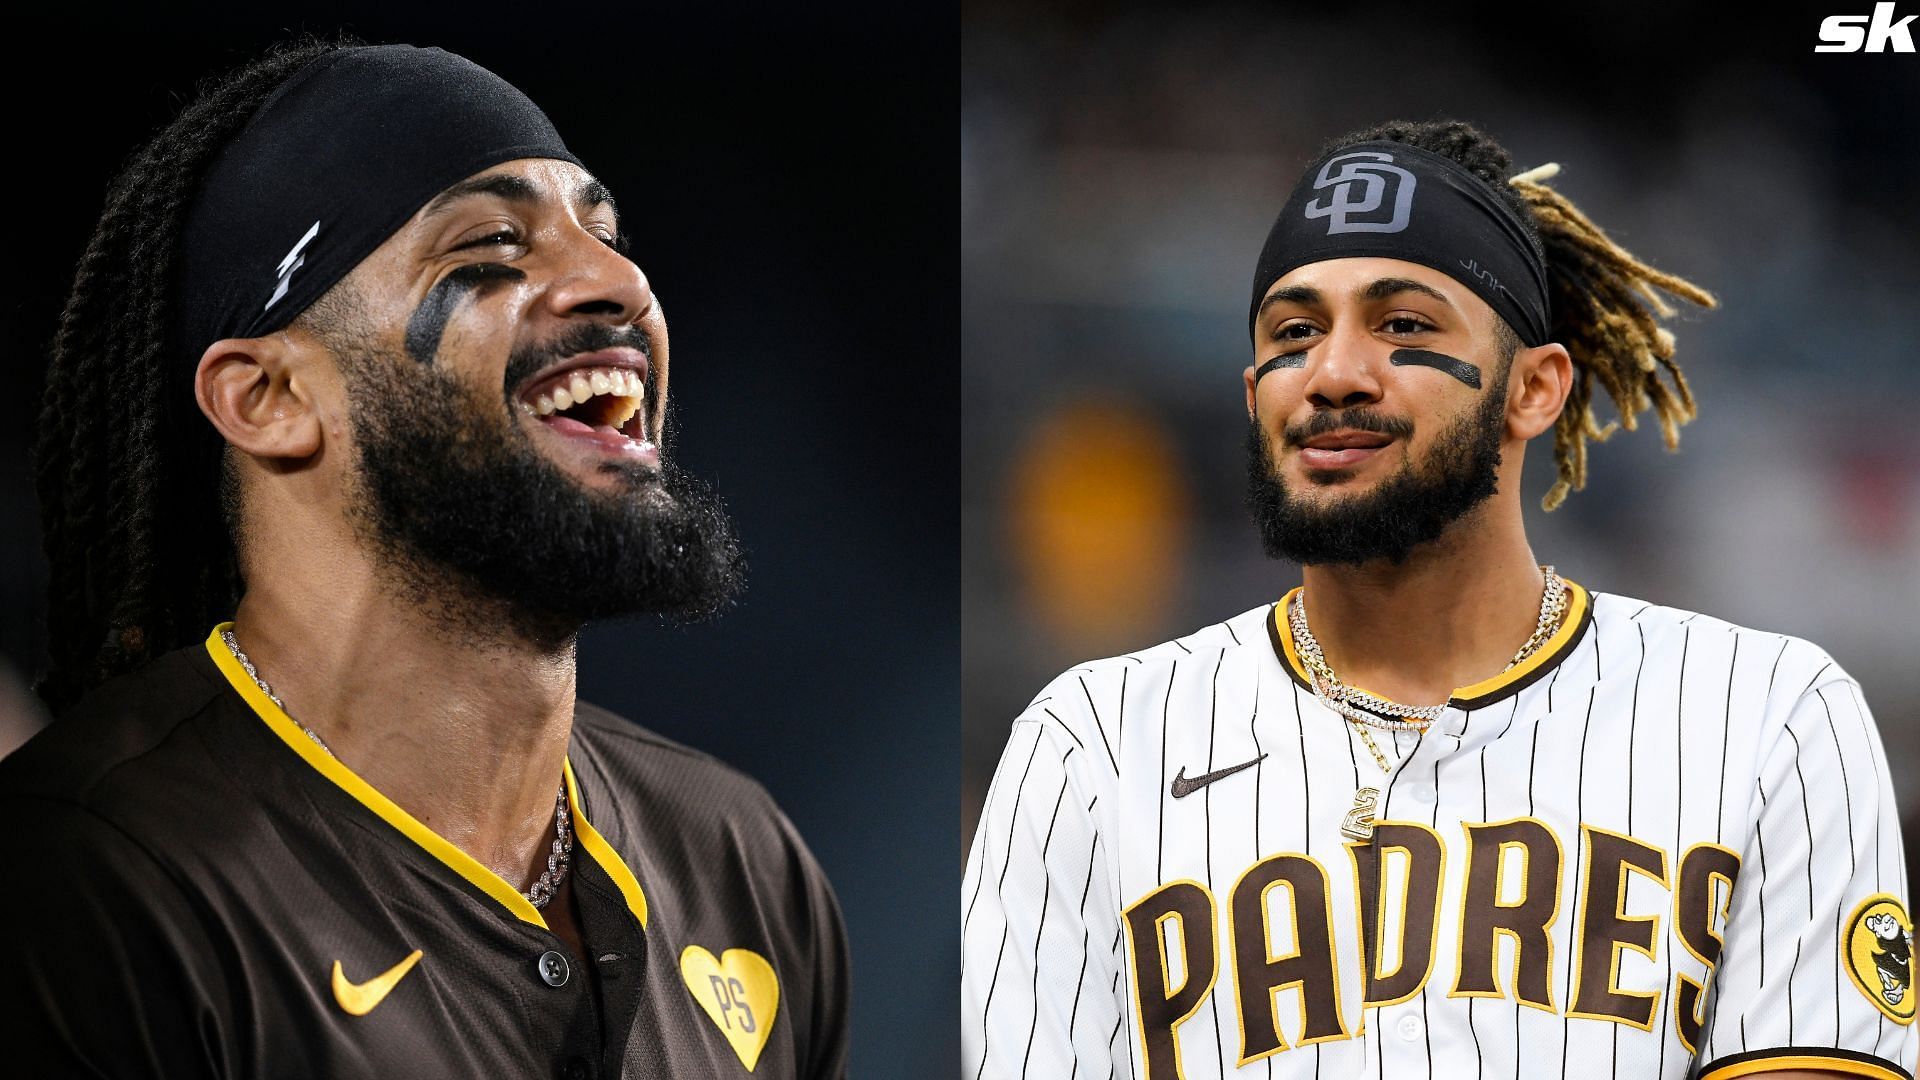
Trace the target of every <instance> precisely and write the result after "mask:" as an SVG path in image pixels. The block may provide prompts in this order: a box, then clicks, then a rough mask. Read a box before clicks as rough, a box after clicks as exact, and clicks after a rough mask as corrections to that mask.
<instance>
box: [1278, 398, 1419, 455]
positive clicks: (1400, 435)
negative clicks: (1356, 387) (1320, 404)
mask: <svg viewBox="0 0 1920 1080" xmlns="http://www.w3.org/2000/svg"><path fill="white" fill-rule="evenodd" d="M1329 431H1370V432H1373V433H1375V434H1378V435H1386V436H1389V437H1391V438H1396V439H1404V438H1406V437H1407V436H1409V435H1412V434H1413V421H1411V420H1408V419H1407V418H1405V417H1403V416H1387V415H1386V414H1384V413H1381V412H1379V411H1378V410H1376V409H1371V408H1368V407H1366V406H1364V405H1363V406H1360V407H1358V408H1352V409H1338V410H1328V411H1326V412H1316V413H1314V414H1313V415H1312V416H1309V417H1307V419H1306V421H1305V422H1304V423H1299V424H1288V425H1287V427H1286V431H1285V432H1284V433H1283V434H1284V435H1285V438H1286V441H1287V445H1289V446H1300V445H1301V444H1303V443H1305V442H1306V441H1307V440H1308V439H1311V438H1313V437H1314V436H1315V435H1325V434H1326V433H1327V432H1329Z"/></svg>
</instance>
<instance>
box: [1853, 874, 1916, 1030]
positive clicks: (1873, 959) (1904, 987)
mask: <svg viewBox="0 0 1920 1080" xmlns="http://www.w3.org/2000/svg"><path fill="white" fill-rule="evenodd" d="M1840 966H1842V967H1844V968H1846V969H1847V974H1848V975H1851V976H1852V977H1853V985H1855V986H1857V987H1859V988H1860V992H1861V993H1863V994H1865V995H1867V1000H1869V1001H1871V1002H1873V1004H1874V1007H1875V1008H1877V1009H1879V1010H1880V1011H1881V1012H1883V1013H1886V1014H1887V1017H1888V1018H1889V1019H1891V1020H1892V1021H1893V1022H1894V1023H1897V1024H1911V1023H1913V1003H1914V991H1913V920H1912V919H1911V918H1909V917H1908V915H1907V912H1906V909H1905V908H1903V907H1901V906H1900V901H1899V900H1898V899H1896V898H1895V897H1894V896H1893V895H1892V894H1890V893H1875V894H1874V895H1872V896H1869V897H1867V898H1866V899H1865V900H1862V901H1861V902H1860V906H1859V907H1856V908H1854V909H1853V914H1852V915H1851V916H1850V917H1849V918H1848V919H1847V932H1846V934H1845V935H1844V936H1842V937H1841V939H1840Z"/></svg>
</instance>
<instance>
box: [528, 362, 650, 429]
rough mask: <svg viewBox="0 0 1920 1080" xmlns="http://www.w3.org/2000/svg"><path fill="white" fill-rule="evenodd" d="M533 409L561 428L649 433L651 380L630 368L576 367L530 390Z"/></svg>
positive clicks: (544, 418) (542, 418)
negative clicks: (643, 410)
mask: <svg viewBox="0 0 1920 1080" xmlns="http://www.w3.org/2000/svg"><path fill="white" fill-rule="evenodd" d="M527 396H528V397H529V398H531V403H532V405H533V412H534V415H535V416H538V417H539V418H540V419H541V420H543V421H545V422H546V423H548V424H551V425H553V426H554V427H555V428H558V429H559V430H561V431H568V430H576V431H577V430H580V429H586V430H589V431H592V430H600V431H606V432H609V433H612V434H616V435H622V436H625V437H627V438H630V439H642V438H645V437H646V417H645V416H643V415H641V408H642V406H644V405H645V404H646V399H647V383H646V380H645V379H642V378H641V377H640V374H639V373H638V372H636V371H630V370H628V369H626V368H605V367H596V368H575V369H573V370H572V371H563V372H561V373H560V374H559V375H556V376H554V377H553V378H552V379H550V380H548V381H547V382H546V383H545V384H543V385H542V386H541V387H539V388H536V389H535V390H530V391H528V395H527Z"/></svg>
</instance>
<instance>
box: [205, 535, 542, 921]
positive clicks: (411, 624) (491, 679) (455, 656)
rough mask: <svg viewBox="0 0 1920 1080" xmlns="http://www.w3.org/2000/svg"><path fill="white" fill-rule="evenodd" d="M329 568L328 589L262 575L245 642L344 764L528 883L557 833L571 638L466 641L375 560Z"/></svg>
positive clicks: (240, 630)
mask: <svg viewBox="0 0 1920 1080" xmlns="http://www.w3.org/2000/svg"><path fill="white" fill-rule="evenodd" d="M331 569H332V571H333V574H332V576H330V577H329V578H328V581H327V585H326V587H325V588H323V589H316V588H312V587H305V588H302V587H300V586H302V585H306V584H307V583H303V582H299V581H297V580H289V581H286V582H275V581H271V580H265V578H264V575H255V578H256V579H258V580H259V584H258V585H255V586H252V587H249V589H248V590H247V593H246V596H245V597H244V598H243V599H242V600H241V602H240V607H239V610H238V612H236V614H235V616H234V634H235V637H236V639H237V640H238V641H239V643H240V647H241V648H242V649H243V650H245V651H246V653H247V655H248V656H249V658H250V659H251V660H252V661H253V663H254V665H255V667H256V669H257V670H258V671H259V672H260V677H261V678H262V679H264V680H265V681H266V682H267V684H268V685H269V686H271V687H272V688H273V691H274V693H275V694H276V695H277V696H278V697H279V698H280V699H281V700H282V701H284V702H285V703H286V708H287V712H288V714H289V715H291V716H292V717H293V719H294V720H295V721H297V722H298V723H300V724H303V725H305V726H306V727H309V728H311V729H313V730H314V731H315V732H317V733H319V735H320V736H321V738H323V739H325V740H326V742H327V745H328V747H329V748H330V749H331V750H332V751H333V753H334V755H335V756H336V757H337V758H339V760H340V761H341V762H342V763H343V764H345V765H346V766H347V767H348V768H350V769H352V770H353V771H354V772H355V773H357V774H358V775H359V776H360V777H361V778H362V779H364V780H365V781H366V782H367V783H369V784H371V785H372V786H373V787H374V788H375V789H377V790H378V791H380V793H381V794H383V795H385V796H386V797H387V798H389V799H392V800H393V801H394V803H396V804H397V805H399V806H400V807H401V808H402V809H404V810H406V811H407V812H408V813H409V814H411V815H413V816H414V817H415V818H416V819H418V820H419V821H420V822H421V824H423V825H425V826H427V827H428V828H429V829H432V830H433V831H434V832H436V833H438V834H440V835H441V836H443V837H445V838H446V839H447V840H448V841H450V842H451V843H453V844H454V845H455V846H456V847H458V848H460V849H461V850H462V851H465V852H466V853H467V854H468V855H471V856H472V857H473V858H474V859H475V860H477V861H478V862H480V863H481V865H483V866H486V867H488V868H489V869H491V870H493V871H494V872H495V873H496V874H499V875H500V877H501V878H503V879H505V880H506V881H507V882H508V883H509V884H511V885H513V886H514V887H515V888H517V889H523V888H525V887H527V886H528V885H529V884H530V883H531V882H532V881H533V880H534V878H536V877H537V876H538V874H539V872H540V870H542V869H544V867H545V863H546V855H547V851H548V849H549V845H550V844H551V842H552V838H553V835H554V809H555V807H554V802H555V796H556V794H557V793H558V791H559V786H560V783H561V778H562V763H563V761H564V760H565V757H566V752H567V740H568V737H569V736H570V735H571V733H572V728H573V705H574V639H573V638H572V637H571V636H568V637H565V638H564V639H563V640H561V641H560V642H559V643H557V644H553V645H542V644H535V643H530V642H528V641H526V640H524V639H523V638H521V637H519V636H518V635H514V634H512V633H492V634H487V635H484V636H482V635H477V634H469V633H461V632H456V631H454V630H453V629H451V628H450V623H449V620H448V618H447V616H446V613H444V612H442V613H437V614H436V613H432V612H429V611H426V610H424V609H423V608H422V607H421V606H420V605H419V604H417V603H413V602H409V601H406V600H403V599H400V598H398V597H397V596H396V595H394V591H393V590H391V589H388V588H383V587H382V586H381V585H380V583H379V582H378V581H377V580H376V579H375V576H374V574H373V573H372V572H371V570H370V569H368V568H366V567H365V566H364V565H362V566H349V567H344V568H343V567H338V566H336V567H333V568H331ZM409 591H412V590H409ZM441 595H449V594H448V593H442V594H441ZM475 625H478V623H477V622H476V623H475ZM496 625H498V624H496Z"/></svg>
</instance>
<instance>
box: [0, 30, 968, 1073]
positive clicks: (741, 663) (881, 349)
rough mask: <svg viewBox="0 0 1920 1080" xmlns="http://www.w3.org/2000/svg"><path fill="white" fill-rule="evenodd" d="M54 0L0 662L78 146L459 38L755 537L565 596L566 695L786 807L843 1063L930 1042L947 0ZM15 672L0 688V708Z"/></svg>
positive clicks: (949, 266)
mask: <svg viewBox="0 0 1920 1080" xmlns="http://www.w3.org/2000/svg"><path fill="white" fill-rule="evenodd" d="M68 10H69V11H70V14H67V15H62V14H61V13H60V12H59V11H58V10H56V9H43V11H42V13H41V14H39V15H37V16H33V17H32V18H33V20H34V21H33V22H32V23H30V24H28V25H26V26H16V27H15V29H14V31H13V33H12V38H11V44H12V47H13V48H12V52H13V56H12V58H11V60H12V62H10V63H9V64H8V65H7V74H6V79H7V83H6V96H7V100H8V101H9V102H10V104H11V108H10V109H9V113H10V116H11V118H12V124H13V133H12V135H11V136H10V140H9V141H10V145H11V147H12V149H11V150H10V152H9V154H8V163H7V167H6V169H5V173H6V176H7V182H8V196H9V197H8V198H7V200H6V201H7V213H6V226H5V243H4V246H5V250H6V256H7V257H6V260H5V262H6V265H5V269H4V271H3V272H4V275H5V278H4V280H5V283H6V289H5V301H4V304H0V317H3V318H4V323H3V324H0V335H3V336H0V341H4V344H5V347H6V350H7V356H6V363H5V365H4V376H3V378H4V386H3V388H0V389H3V391H4V392H0V440H4V442H3V444H0V656H3V659H4V665H5V666H7V667H10V668H11V669H12V672H11V674H12V675H13V676H14V678H11V679H0V684H4V683H8V682H12V683H18V682H19V681H20V680H22V679H24V678H28V677H30V675H31V673H32V672H33V671H34V670H35V669H36V668H37V666H38V665H39V664H40V662H41V659H40V658H41V655H42V649H43V641H44V637H43V630H42V626H43V622H44V607H45V602H46V601H45V596H44V575H45V565H44V561H43V559H42V557H41V554H40V541H39V533H38V528H37V511H36V508H35V504H34V499H33V493H32V480H31V472H30V469H29V465H28V458H27V455H28V446H29V445H30V443H29V432H30V430H31V424H32V418H33V416H34V414H35V411H36V405H37V398H38V393H39V386H40V380H41V374H42V370H43V368H44V364H45V359H44V358H45V343H46V342H47V340H48V339H50V338H51V336H52V333H53V330H54V327H55V321H56V318H57V315H58V312H59V308H60V304H61V302H62V299H63V297H64V294H65V291H66V288H67V286H68V284H69V283H70V282H71V279H72V274H73V267H74V262H75V260H76V259H77V257H78V255H79V253H80V250H81V248H82V246H83V244H84V243H85V241H86V238H87V236H88V234H89V233H90V232H91V230H92V228H93V224H94V220H95V218H96V216H97V215H98V213H99V210H100V206H101V202H102V199H103V197H104V194H105V191H106V185H107V182H108V179H109V178H110V176H111V175H112V174H113V173H114V172H115V171H117V169H118V166H119V164H120V163H121V162H122V161H123V160H124V159H125V157H126V156H127V155H128V154H129V153H131V151H132V150H133V149H134V147H135V146H136V145H137V144H138V143H139V142H140V141H142V140H143V139H144V138H145V137H146V136H147V135H149V134H151V133H152V132H153V131H154V130H155V129H157V128H158V127H159V126H161V125H162V124H164V123H165V122H166V121H167V120H168V119H169V118H170V117H171V116H172V114H173V113H174V112H175V111H176V110H177V108H178V107H179V105H181V104H182V103H184V102H185V101H186V100H187V99H188V98H190V97H191V96H192V90H193V87H194V84H195V83H196V81H197V80H199V79H200V78H202V77H204V76H206V75H209V74H212V73H214V72H217V71H221V70H224V69H226V68H229V67H232V66H235V65H237V64H239V63H240V62H242V61H244V60H245V59H246V58H248V57H249V56H250V55H251V54H253V53H254V52H255V51H257V50H258V49H259V48H261V47H262V46H263V45H265V44H266V43H268V42H271V41H274V40H277V39H279V38H281V37H283V36H285V35H287V34H289V33H291V32H293V31H298V30H315V31H322V32H327V31H333V30H337V29H345V30H348V31H351V32H353V33H356V34H358V35H359V36H360V37H362V38H365V39H367V40H368V41H372V42H407V43H411V44H418V45H440V46H442V47H445V48H447V49H450V50H452V51H454V52H458V53H460V54H462V55H465V56H467V57H469V58H471V59H473V60H475V61H477V62H479V63H480V64H482V65H484V66H486V67H488V68H491V69H492V70H494V71H495V72H497V73H499V74H501V75H502V76H504V77H505V78H507V79H508V80H509V81H511V82H513V83H515V84H516V85H518V86H519V87H520V88H521V89H523V90H525V91H526V92H527V93H528V94H529V96H531V97H532V98H533V99H534V100H535V101H536V102H538V103H539V104H540V105H541V106H542V107H543V108H545V110H546V111H547V113H548V114H549V115H550V116H552V117H553V120H554V122H555V124H556V125H557V126H558V127H559V129H560V132H561V134H562V135H563V136H564V137H565V138H566V139H567V141H568V144H569V145H570V146H571V147H572V149H573V150H574V151H575V152H576V153H577V154H579V155H580V157H581V158H582V160H584V161H586V162H587V163H588V165H589V167H590V168H592V169H593V171H594V172H595V173H596V174H597V175H599V176H600V178H601V179H603V180H605V181H606V182H607V183H608V184H609V185H610V186H611V187H612V188H613V190H614V193H615V195H616V196H617V197H618V199H619V201H620V207H621V217H622V221H623V225H624V226H625V228H626V230H627V231H628V232H630V233H631V235H632V238H633V249H632V256H633V258H634V259H635V261H636V262H637V263H639V264H640V266H641V267H642V269H644V270H645V271H646V273H647V274H648V276H649V278H650V279H651V281H652V283H653V286H654V288H655V289H656V291H657V292H658V293H659V294H660V295H661V297H662V300H663V303H664V305H665V307H666V308H667V310H668V311H669V312H670V313H671V320H672V338H673V358H674V366H673V398H674V402H675V409H676V423H677V426H678V431H679V436H678V437H679V442H678V445H677V452H678V455H679V458H680V460H681V461H682V462H683V463H684V464H685V465H687V466H688V467H689V468H690V469H691V470H693V471H694V472H696V473H699V474H701V475H704V476H706V477H707V478H709V479H710V480H712V481H713V482H714V484H715V485H716V487H717V488H718V490H719V491H720V492H721V493H722V494H723V495H724V496H725V497H726V498H727V500H728V503H729V506H730V507H731V509H732V511H733V513H734V515H735V518H736V520H737V522H738V523H739V526H740V529H741V533H742V536H743V538H744V540H745V542H746V544H747V546H748V549H749V556H750V559H751V574H750V579H749V583H748V588H747V592H746V594H745V597H744V600H743V605H742V606H741V607H740V608H738V609H737V610H735V611H732V612H730V613H728V614H727V615H725V616H724V617H722V618H721V619H720V620H719V621H717V622H714V623H711V624H709V625H705V626H700V627H697V628H693V629H689V630H680V631H666V630H663V629H659V628H656V627H654V626H652V625H650V624H627V625H620V626H611V627H601V628H594V629H590V630H589V631H588V632H587V633H586V634H585V635H584V636H583V639H582V642H581V650H580V654H581V659H580V672H581V675H580V694H581V697H583V698H585V699H587V700H591V701H595V702H598V703H599V704H602V705H605V706H607V707H609V708H612V709H614V710H616V711H618V712H621V713H624V714H625V715H627V716H628V717H630V718H632V719H634V720H636V721H639V722H640V723H642V724H645V725H647V726H649V727H651V728H653V729H654V730H656V731H659V732H661V733H663V734H665V735H667V736H669V737H671V738H675V739H679V740H681V741H684V742H686V743H689V744H691V745H693V746H695V747H698V748H700V749H703V750H705V751H708V752H710V753H712V754H715V755H717V756H718V757H720V758H721V759H723V760H725V761H727V762H729V763H731V764H733V765H736V766H738V767H740V768H742V769H744V770H746V771H747V772H748V773H750V774H752V775H753V776H755V777H757V778H758V779H759V780H761V781H762V782H763V783H764V784H765V785H766V786H767V787H768V788H769V789H770V790H771V791H772V793H773V795H774V797H775V798H776V799H777V800H778V801H779V803H780V805H781V806H782V807H783V808H784V809H785V810H786V812H787V814H788V815H789V816H790V817H792V818H793V820H794V822H795V823H796V824H797V825H798V827H799V829H800V831H801V833H802V834H803V835H804V836H805V837H806V839H807V842H808V843H809V845H810V846H811V847H812V849H813V851H814V852H815V854H817V855H818V856H819V859H820V861H821V862H822V863H823V864H824V865H825V867H826V871H827V874H828V875H829V877H830V878H831V879H832V881H833V884H834V887H835V888H836V890H837V891H838V893H839V897H840V901H841V904H842V906H843V908H844V910H845V914H846V920H847V924H848V927H849V929H850V932H851V936H852V941H853V968H854V982H853V1009H854V1051H853V1073H854V1075H856V1076H875V1077H880V1076H920V1075H942V1074H946V1073H952V1072H955V1071H957V1063H958V1058H959V1054H958V1040H957V1033H956V1030H955V1026H954V1022H953V1021H954V1016H955V1015H956V1012H957V1009H958V1001H959V999H958V991H957V983H958V973H959V960H958V956H959V950H958V944H957V940H956V936H955V934H954V932H953V929H952V928H953V919H952V909H953V898H954V897H955V896H957V895H958V894H959V868H958V867H957V866H956V865H955V864H954V862H953V859H952V855H951V852H952V848H951V847H950V846H949V845H950V843H951V837H952V836H953V831H952V830H953V827H954V809H953V808H954V806H955V805H956V804H957V802H958V800H957V790H956V788H957V770H956V769H955V766H954V762H955V759H956V750H957V747H958V737H957V732H958V722H959V687H958V682H957V678H958V662H957V658H958V655H959V647H960V638H959V627H958V624H957V619H956V608H957V605H956V596H955V589H956V582H957V580H958V574H957V570H958V561H959V558H958V536H959V527H958V512H957V511H958V502H957V500H956V499H955V496H954V487H955V477H956V475H957V470H956V468H955V447H956V446H957V444H958V433H957V428H958V415H957V412H958V410H957V408H956V407H955V405H954V401H955V397H954V390H955V388H956V386H957V381H958V375H957V369H958V361H959V348H958V343H957V339H956V337H955V334H954V324H955V321H956V316H957V310H956V309H957V301H956V299H955V296H956V292H955V288H954V282H953V280H952V279H953V275H954V273H955V271H954V270H953V266H954V258H953V252H954V242H953V216H952V215H953V206H954V197H955V183H954V174H953V160H954V153H953V128H952V127H951V126H950V125H952V124H953V122H954V121H953V117H954V108H953V104H954V91H953V83H952V78H953V58H954V55H955V30H954V14H953V12H952V10H951V9H948V8H935V9H914V8H912V7H910V6H902V5H890V4H878V3H875V4H868V5H864V6H863V5H844V4H843V5H804V6H796V7H775V6H771V5H768V6H764V7H763V6H749V5H739V4H734V5H727V4H718V5H716V4H701V5H696V4H692V3H679V4H647V5H620V4H616V5H585V6H580V5H560V6H552V5H511V6H509V5H504V4H497V3H478V4H476V3H466V4H458V5H435V6H433V7H432V8H429V7H428V6H426V5H417V6H415V5H394V4H387V5H374V4H365V3H362V4H351V5H350V4H324V5H310V6H307V7H306V8H304V9H303V10H302V9H294V11H295V13H292V14H290V13H289V8H288V6H287V5H279V4H266V5H254V6H241V5H234V4H218V5H211V6H209V5H195V6H194V7H192V8H191V9H187V8H176V9H175V10H173V11H169V12H167V13H164V14H163V13H161V11H160V9H159V8H158V7H157V6H156V7H155V8H152V9H133V10H129V11H127V12H124V13H116V12H114V11H112V10H109V9H104V8H102V7H100V6H97V5H85V6H82V5H74V6H72V7H71V8H70V9H68ZM49 72H52V73H56V74H54V76H53V77H51V78H50V77H49V76H48V73H49ZM23 704H24V699H23V698H20V697H19V696H18V694H17V691H15V690H7V691H0V713H6V712H9V711H13V710H17V709H18V708H20V707H21V706H22V705H23Z"/></svg>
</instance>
